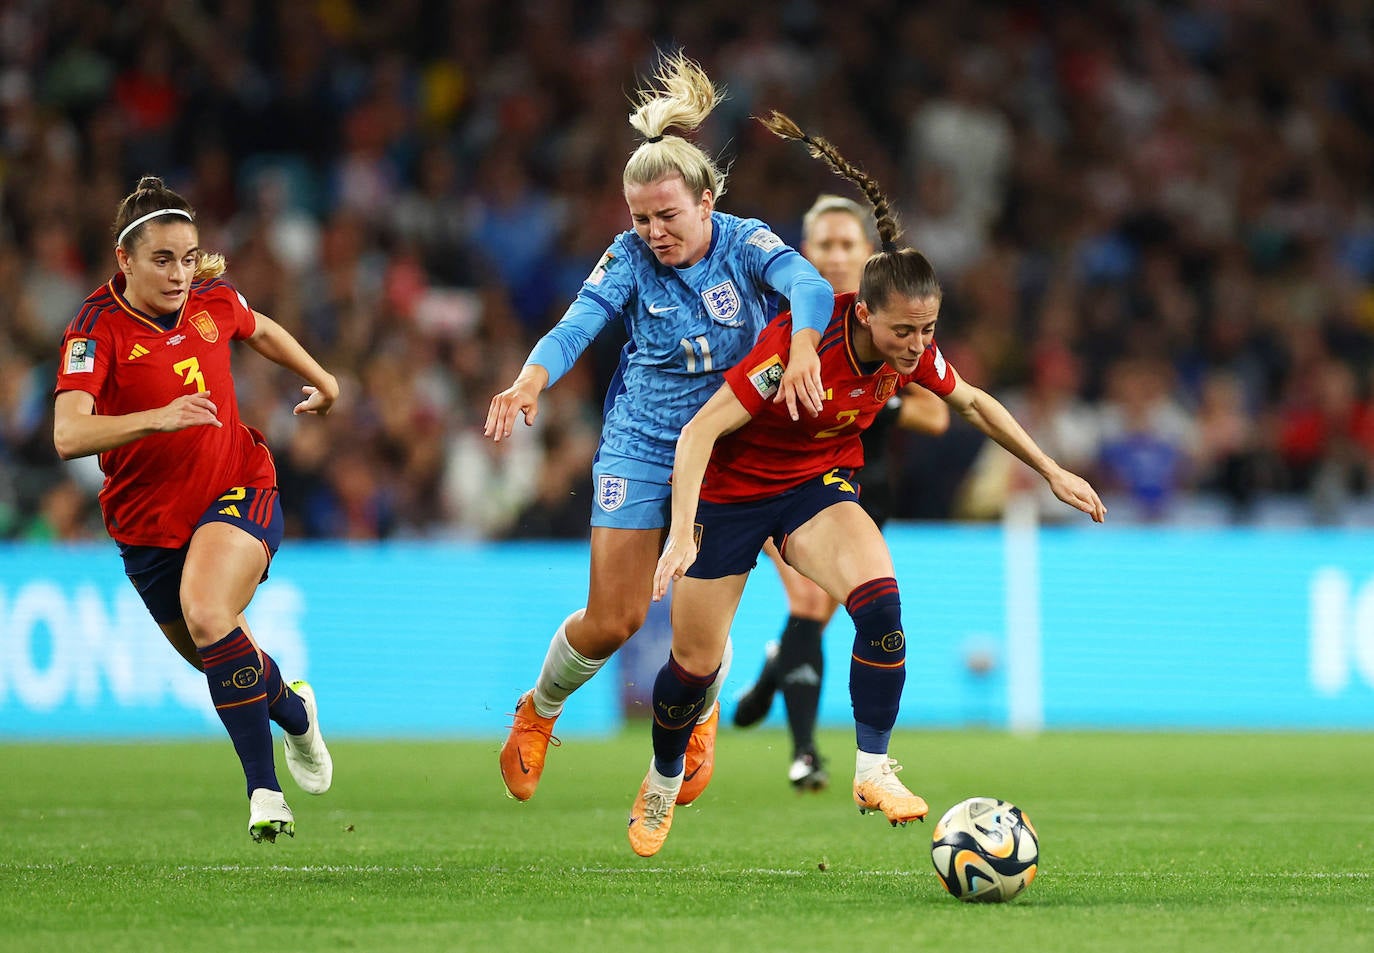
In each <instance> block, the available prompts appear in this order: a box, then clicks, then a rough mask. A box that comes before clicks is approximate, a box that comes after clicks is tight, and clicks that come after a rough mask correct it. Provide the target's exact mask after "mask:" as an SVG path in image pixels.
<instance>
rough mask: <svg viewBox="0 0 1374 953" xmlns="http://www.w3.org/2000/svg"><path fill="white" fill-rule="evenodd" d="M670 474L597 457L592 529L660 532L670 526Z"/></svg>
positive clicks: (640, 463) (635, 463)
mask: <svg viewBox="0 0 1374 953" xmlns="http://www.w3.org/2000/svg"><path fill="white" fill-rule="evenodd" d="M671 475H672V471H671V470H669V469H667V468H664V467H653V466H649V465H648V464H646V463H644V462H643V461H641V460H627V459H626V458H625V457H618V456H611V455H608V454H604V453H603V454H598V455H597V459H596V462H595V463H594V464H592V525H593V526H606V527H609V528H610V529H664V528H666V527H667V526H668V524H669V523H670V522H672V512H673V510H672V503H673V488H672V486H671V485H670V484H669V482H668V479H669V477H670V476H671Z"/></svg>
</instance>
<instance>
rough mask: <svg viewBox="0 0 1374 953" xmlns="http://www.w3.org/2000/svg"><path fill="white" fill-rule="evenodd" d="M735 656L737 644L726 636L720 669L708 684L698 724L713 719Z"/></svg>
mask: <svg viewBox="0 0 1374 953" xmlns="http://www.w3.org/2000/svg"><path fill="white" fill-rule="evenodd" d="M734 658H735V646H734V643H733V642H731V641H730V637H729V636H728V635H727V636H726V637H725V653H724V654H723V655H721V657H720V671H719V672H717V673H716V680H715V681H714V682H712V683H711V684H710V685H707V686H706V702H705V704H703V705H702V706H701V717H700V718H698V719H697V724H698V725H704V724H706V722H708V721H710V720H711V712H713V711H715V710H716V699H717V698H719V697H720V689H721V686H723V685H724V684H725V676H727V675H729V674H730V662H731V661H733V660H734Z"/></svg>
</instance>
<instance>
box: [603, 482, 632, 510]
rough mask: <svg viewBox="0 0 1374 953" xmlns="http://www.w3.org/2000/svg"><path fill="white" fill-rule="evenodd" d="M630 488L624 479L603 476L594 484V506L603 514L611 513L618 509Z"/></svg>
mask: <svg viewBox="0 0 1374 953" xmlns="http://www.w3.org/2000/svg"><path fill="white" fill-rule="evenodd" d="M629 488H630V481H629V480H627V479H625V478H624V477H618V476H603V477H600V478H599V479H598V481H597V484H596V505H597V506H599V507H601V509H602V511H603V512H606V513H613V512H615V511H616V510H618V509H620V505H621V504H622V503H624V502H625V497H626V495H627V492H628V490H629Z"/></svg>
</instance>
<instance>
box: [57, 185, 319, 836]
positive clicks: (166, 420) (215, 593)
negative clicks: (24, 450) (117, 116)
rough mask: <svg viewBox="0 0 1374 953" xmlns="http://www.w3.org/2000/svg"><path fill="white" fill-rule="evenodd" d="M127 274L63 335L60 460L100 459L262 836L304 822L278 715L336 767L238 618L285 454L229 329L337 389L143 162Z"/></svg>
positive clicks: (306, 767) (293, 743) (298, 698)
mask: <svg viewBox="0 0 1374 953" xmlns="http://www.w3.org/2000/svg"><path fill="white" fill-rule="evenodd" d="M114 228H115V233H116V236H117V237H116V239H115V249H114V252H115V260H116V262H117V264H118V265H119V271H118V272H116V273H115V275H114V277H113V278H111V279H110V280H109V281H108V282H106V283H105V284H104V285H102V286H101V287H100V288H99V289H97V290H96V291H95V292H93V293H92V294H91V295H90V297H88V298H87V299H86V301H85V304H84V305H83V306H82V308H81V311H80V313H79V314H78V315H77V316H76V319H75V320H74V321H72V322H71V324H70V325H68V327H67V331H66V335H65V337H64V338H63V342H62V362H61V365H60V367H59V368H58V374H57V387H56V395H57V396H56V400H55V410H54V425H53V442H54V444H55V445H56V447H57V452H58V454H59V455H60V456H61V457H62V458H63V459H65V460H71V459H73V458H76V457H84V456H87V455H89V454H92V453H98V454H99V455H100V467H101V470H103V471H104V473H105V484H104V487H103V489H102V490H101V492H100V507H101V512H102V513H103V515H104V518H105V526H106V528H107V529H108V531H109V533H110V536H111V537H113V538H114V540H115V541H116V542H117V543H118V544H119V551H120V555H121V556H122V557H123V559H124V568H125V572H126V573H127V574H128V576H129V579H130V581H131V582H132V583H133V584H134V587H135V588H136V589H137V590H138V593H139V595H140V596H142V597H143V602H144V604H145V605H146V606H147V607H148V611H149V612H150V613H152V616H153V619H154V620H155V621H156V622H157V624H158V626H159V627H160V628H161V629H162V632H163V634H164V635H165V636H166V637H167V640H168V641H169V642H170V643H171V644H172V645H173V647H175V648H176V650H177V651H178V652H179V653H180V654H181V655H182V657H183V658H185V659H186V660H187V661H188V662H190V663H191V664H192V665H194V666H195V667H196V668H198V669H200V670H201V671H203V672H204V673H205V677H206V680H207V682H208V683H209V687H210V698H211V700H212V701H213V702H214V705H215V711H216V712H217V713H218V715H219V717H220V720H221V721H222V722H223V723H224V727H225V729H226V730H227V731H228V732H229V737H230V738H231V739H232V741H233V743H234V750H235V751H236V752H237V753H238V756H239V761H240V762H242V765H243V773H244V777H245V779H246V780H247V784H248V798H249V822H248V831H249V833H250V834H251V835H252V836H253V839H254V840H258V841H262V840H268V841H275V840H276V838H277V835H278V834H290V835H293V836H294V833H295V820H294V818H293V817H292V814H291V809H290V808H289V807H288V806H287V804H286V799H285V797H284V796H283V795H282V790H281V785H280V784H279V783H278V782H277V774H276V766H275V764H274V760H273V756H272V729H271V722H272V721H275V722H276V723H277V724H279V725H281V726H282V729H283V731H284V732H285V737H286V764H287V767H288V768H289V769H290V771H291V774H292V777H294V778H295V779H296V782H297V784H299V785H300V787H301V789H302V790H304V791H307V792H309V793H311V794H323V793H324V792H325V791H327V790H328V789H329V786H330V783H331V780H332V777H333V765H332V762H331V760H330V757H329V751H328V749H327V748H326V747H325V744H324V739H323V737H322V736H321V734H320V729H319V724H318V713H317V707H316V704H315V696H314V692H313V691H312V690H311V688H310V686H309V685H308V684H306V683H305V682H301V681H297V682H292V683H291V684H290V685H287V684H285V683H284V682H283V681H282V676H281V672H280V670H279V669H278V667H277V663H276V662H275V661H273V659H272V657H271V656H270V655H268V654H267V653H266V652H264V651H263V650H262V649H261V648H259V647H258V646H257V645H256V644H255V642H254V641H253V637H252V635H251V633H250V632H249V630H248V625H247V622H246V621H245V619H244V616H243V613H244V610H245V609H246V608H247V607H248V604H249V602H251V601H252V599H253V595H254V593H255V592H256V591H257V588H258V584H259V583H260V582H261V581H262V580H264V579H266V578H267V570H268V566H269V564H270V563H271V561H272V556H273V554H275V553H276V551H277V547H278V546H279V545H280V544H281V538H282V512H281V503H280V501H279V499H278V497H277V489H276V468H275V466H274V464H273V461H272V454H271V452H270V451H269V450H268V449H267V446H266V444H265V443H264V442H263V438H262V434H260V433H258V432H257V431H256V430H253V429H252V428H250V427H247V426H245V425H244V424H243V422H242V421H241V420H240V419H239V411H238V402H237V399H236V396H235V392H234V379H233V377H232V375H231V372H230V360H231V347H230V342H232V341H235V340H244V341H247V342H248V345H249V346H250V347H252V348H253V349H254V350H255V351H257V352H258V353H259V354H261V355H262V356H263V357H266V358H267V359H268V360H270V361H273V362H274V363H277V364H280V365H281V366H282V367H284V368H286V369H287V370H290V371H293V372H295V373H296V374H298V375H300V377H301V378H303V379H304V380H306V381H307V382H308V383H307V385H306V386H304V387H302V388H301V389H302V391H303V392H304V393H305V399H304V400H302V401H301V402H300V403H298V404H297V405H296V408H295V412H296V413H297V414H326V413H328V412H329V408H330V407H331V406H332V405H333V403H334V401H335V399H336V398H337V397H338V393H339V385H338V382H337V381H336V380H335V379H334V376H333V375H332V374H330V373H328V372H327V371H325V370H324V368H322V367H321V366H320V365H319V363H318V362H316V361H315V359H314V358H313V357H311V356H310V355H309V354H308V353H307V352H306V351H305V349H304V348H302V347H301V345H300V344H299V343H298V342H297V341H296V339H295V338H293V337H292V336H291V335H290V334H289V333H288V332H287V331H285V330H284V329H283V328H282V327H281V326H280V325H278V324H277V323H276V322H275V321H272V320H271V319H270V318H268V317H266V316H265V315H262V314H259V313H257V312H256V311H253V310H252V309H250V308H249V307H248V305H247V303H246V302H245V301H244V299H243V296H242V295H240V294H239V293H238V292H237V291H235V290H234V287H233V285H231V284H229V282H228V281H226V280H225V279H224V278H222V277H221V275H222V273H223V271H224V259H223V258H222V257H221V256H219V255H211V254H207V253H206V252H204V251H203V250H202V249H201V248H200V241H199V234H198V230H197V228H196V223H195V216H194V213H193V212H192V210H191V207H190V205H189V204H187V202H186V200H185V199H183V198H182V197H181V196H180V195H178V194H177V193H175V192H173V191H171V190H170V189H168V188H166V187H165V186H164V185H163V183H162V180H161V179H159V178H156V177H154V176H144V177H143V178H142V179H140V180H139V182H138V186H137V187H136V188H135V189H134V191H133V192H132V193H131V194H129V195H128V196H127V197H125V199H124V200H123V201H122V202H121V203H120V205H119V209H118V212H117V213H116V216H115V223H114Z"/></svg>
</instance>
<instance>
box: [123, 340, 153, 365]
mask: <svg viewBox="0 0 1374 953" xmlns="http://www.w3.org/2000/svg"><path fill="white" fill-rule="evenodd" d="M147 353H148V349H147V348H146V347H144V346H143V345H142V344H135V345H134V349H133V350H132V351H130V352H129V356H128V357H126V358H125V359H124V360H126V361H132V360H134V359H135V358H139V357H142V356H143V355H145V354H147Z"/></svg>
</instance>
